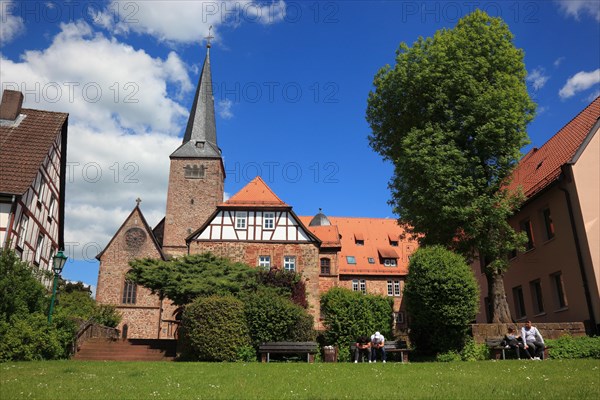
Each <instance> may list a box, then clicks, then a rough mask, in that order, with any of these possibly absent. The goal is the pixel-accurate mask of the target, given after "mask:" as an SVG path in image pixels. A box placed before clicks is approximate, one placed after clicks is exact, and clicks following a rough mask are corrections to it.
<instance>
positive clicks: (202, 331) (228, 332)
mask: <svg viewBox="0 0 600 400" xmlns="http://www.w3.org/2000/svg"><path fill="white" fill-rule="evenodd" d="M182 324H183V327H184V333H185V335H186V337H187V338H186V340H185V342H186V346H184V348H185V350H184V351H186V352H189V353H188V354H185V355H184V357H185V358H187V359H195V360H203V361H235V360H236V359H237V358H238V352H239V351H240V349H242V348H243V347H245V346H249V345H250V337H249V335H248V327H247V326H246V319H245V315H244V304H243V303H242V301H240V300H238V299H236V298H234V297H232V296H216V295H215V296H210V297H199V298H198V299H196V300H195V301H194V302H192V303H191V304H189V305H188V306H187V307H186V309H185V311H184V313H183V321H182Z"/></svg>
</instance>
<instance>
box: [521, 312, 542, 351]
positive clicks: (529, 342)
mask: <svg viewBox="0 0 600 400" xmlns="http://www.w3.org/2000/svg"><path fill="white" fill-rule="evenodd" d="M521 337H522V338H523V343H524V344H525V350H526V351H528V352H529V354H530V355H531V357H533V359H534V360H541V357H543V354H544V348H545V344H544V338H543V337H542V334H541V333H540V331H539V330H538V329H537V328H536V327H535V326H531V321H527V322H525V326H524V327H523V328H522V329H521Z"/></svg>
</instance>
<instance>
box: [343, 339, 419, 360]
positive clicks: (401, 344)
mask: <svg viewBox="0 0 600 400" xmlns="http://www.w3.org/2000/svg"><path fill="white" fill-rule="evenodd" d="M384 348H385V352H386V353H388V354H389V353H400V361H401V362H403V363H405V362H408V354H409V353H410V352H411V350H410V349H409V348H408V345H407V343H406V341H405V340H398V341H388V340H386V341H385V345H384ZM350 351H351V352H352V360H354V354H355V351H356V343H352V344H351V345H350ZM371 351H373V349H371Z"/></svg>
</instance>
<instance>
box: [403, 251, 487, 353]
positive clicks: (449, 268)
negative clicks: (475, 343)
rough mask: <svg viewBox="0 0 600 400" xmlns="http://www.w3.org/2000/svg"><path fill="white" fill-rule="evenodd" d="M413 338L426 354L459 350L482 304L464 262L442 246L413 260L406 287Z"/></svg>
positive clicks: (417, 255)
mask: <svg viewBox="0 0 600 400" xmlns="http://www.w3.org/2000/svg"><path fill="white" fill-rule="evenodd" d="M404 298H405V299H406V306H407V311H408V312H409V313H410V316H411V318H412V322H411V330H410V338H411V342H412V343H413V344H415V346H416V347H417V349H418V350H419V351H420V352H423V353H445V352H448V351H452V350H454V351H460V350H462V348H463V347H464V344H465V339H466V337H467V333H468V328H469V323H470V322H471V321H472V320H473V319H474V318H475V314H477V308H478V305H479V290H478V287H477V282H476V281H475V277H474V276H473V271H472V270H471V268H470V267H469V266H468V265H467V263H466V261H465V259H464V258H463V257H462V256H460V255H458V254H455V253H452V252H451V251H449V250H446V249H445V248H444V247H442V246H432V247H421V248H420V249H419V250H417V251H416V252H415V253H414V254H413V255H412V257H411V260H410V265H409V269H408V277H407V279H406V286H405V287H404Z"/></svg>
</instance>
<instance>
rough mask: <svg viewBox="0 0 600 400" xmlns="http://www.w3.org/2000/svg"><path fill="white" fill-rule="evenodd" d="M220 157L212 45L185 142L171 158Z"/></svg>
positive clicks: (205, 60)
mask: <svg viewBox="0 0 600 400" xmlns="http://www.w3.org/2000/svg"><path fill="white" fill-rule="evenodd" d="M188 157H189V158H215V157H216V158H220V157H221V149H219V146H218V145H217V126H216V123H215V102H214V98H213V90H212V74H211V70H210V47H209V48H208V49H207V51H206V58H205V59H204V65H203V66H202V72H201V73H200V79H199V81H198V86H197V88H196V96H195V97H194V103H193V104H192V109H191V110H190V116H189V119H188V123H187V127H186V129H185V134H184V136H183V143H182V145H181V146H179V148H177V150H175V151H174V152H173V153H172V154H171V158H188Z"/></svg>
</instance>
